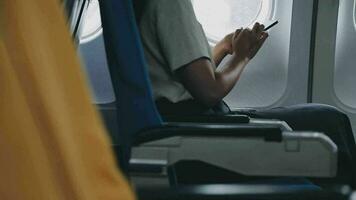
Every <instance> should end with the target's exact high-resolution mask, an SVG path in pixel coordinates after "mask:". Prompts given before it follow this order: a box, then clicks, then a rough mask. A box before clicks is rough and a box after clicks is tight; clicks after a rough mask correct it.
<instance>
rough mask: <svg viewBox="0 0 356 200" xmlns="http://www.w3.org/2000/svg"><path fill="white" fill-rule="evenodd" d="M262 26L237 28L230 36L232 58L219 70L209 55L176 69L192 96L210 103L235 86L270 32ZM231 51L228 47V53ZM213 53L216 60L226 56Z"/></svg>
mask: <svg viewBox="0 0 356 200" xmlns="http://www.w3.org/2000/svg"><path fill="white" fill-rule="evenodd" d="M263 29H264V26H263V25H260V24H258V23H256V24H255V26H254V27H253V29H252V30H249V29H244V30H242V31H241V30H237V31H236V32H235V33H234V34H233V36H232V37H231V43H232V44H231V52H232V53H233V54H232V59H231V60H230V61H229V62H227V63H226V64H225V65H224V66H222V67H221V68H219V69H217V70H215V69H214V67H213V64H212V63H211V62H210V61H209V60H208V59H206V58H200V59H197V60H195V61H193V62H191V63H190V64H188V65H186V66H184V67H182V68H180V69H179V70H177V71H176V74H177V76H178V77H179V78H180V80H181V82H182V83H183V85H184V87H185V88H186V89H187V90H188V91H189V92H190V94H191V95H192V96H193V98H194V99H196V100H198V101H200V102H201V103H203V104H204V105H206V106H208V107H212V106H214V105H216V104H217V103H218V102H219V101H221V100H222V99H223V98H224V97H225V96H226V95H227V94H228V93H229V92H230V91H231V90H232V89H233V87H234V86H235V84H236V82H237V81H238V80H239V78H240V76H241V73H242V71H243V69H244V68H245V66H246V65H247V64H248V62H249V61H250V60H251V59H252V58H253V57H254V56H255V55H256V54H257V52H258V50H259V49H260V48H261V47H262V45H263V43H264V42H265V41H266V39H267V37H268V34H267V33H265V32H263ZM221 52H223V51H221ZM221 52H220V53H221ZM228 53H229V52H228V51H226V54H225V55H227V54H228ZM214 55H215V56H216V57H215V59H214V61H215V62H221V60H222V59H223V57H225V56H222V55H223V54H214ZM217 55H219V56H217Z"/></svg>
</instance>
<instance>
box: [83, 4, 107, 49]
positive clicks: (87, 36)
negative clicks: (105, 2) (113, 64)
mask: <svg viewBox="0 0 356 200" xmlns="http://www.w3.org/2000/svg"><path fill="white" fill-rule="evenodd" d="M101 33H102V27H101V20H100V9H99V2H98V0H91V1H90V2H89V5H88V8H87V12H86V15H85V19H84V20H83V28H82V30H81V36H80V42H81V43H85V42H89V41H91V40H94V39H95V38H97V37H98V36H99V35H100V34H101Z"/></svg>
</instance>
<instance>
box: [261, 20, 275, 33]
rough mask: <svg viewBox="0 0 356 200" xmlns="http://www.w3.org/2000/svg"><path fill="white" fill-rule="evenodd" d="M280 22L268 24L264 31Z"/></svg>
mask: <svg viewBox="0 0 356 200" xmlns="http://www.w3.org/2000/svg"><path fill="white" fill-rule="evenodd" d="M277 24H278V21H275V22H273V23H272V24H271V25H269V26H267V27H266V28H265V29H264V30H263V31H268V30H269V29H270V28H272V27H274V26H275V25H277Z"/></svg>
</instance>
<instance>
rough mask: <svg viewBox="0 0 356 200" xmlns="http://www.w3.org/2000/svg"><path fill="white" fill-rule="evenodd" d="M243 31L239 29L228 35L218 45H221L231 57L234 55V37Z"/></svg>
mask: <svg viewBox="0 0 356 200" xmlns="http://www.w3.org/2000/svg"><path fill="white" fill-rule="evenodd" d="M242 30H243V28H240V29H237V30H236V31H235V32H232V33H230V34H228V35H226V36H225V37H224V38H223V39H222V40H221V41H220V42H219V43H218V44H219V45H221V46H222V47H223V48H224V50H225V52H226V54H230V55H231V54H233V53H234V50H233V46H232V43H233V38H234V35H235V34H238V33H240V32H241V31H242Z"/></svg>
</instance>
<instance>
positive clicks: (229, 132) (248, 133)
mask: <svg viewBox="0 0 356 200" xmlns="http://www.w3.org/2000/svg"><path fill="white" fill-rule="evenodd" d="M175 136H190V137H231V138H237V137H243V138H262V139H264V140H266V141H275V142H280V141H282V130H281V128H280V126H278V125H271V124H268V125H254V124H221V123H220V124H194V123H166V124H165V125H163V126H162V127H157V128H151V129H147V130H144V131H141V132H140V133H139V134H137V135H136V136H135V138H134V142H133V145H140V144H143V143H147V142H153V141H156V140H160V139H165V138H170V137H175Z"/></svg>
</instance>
